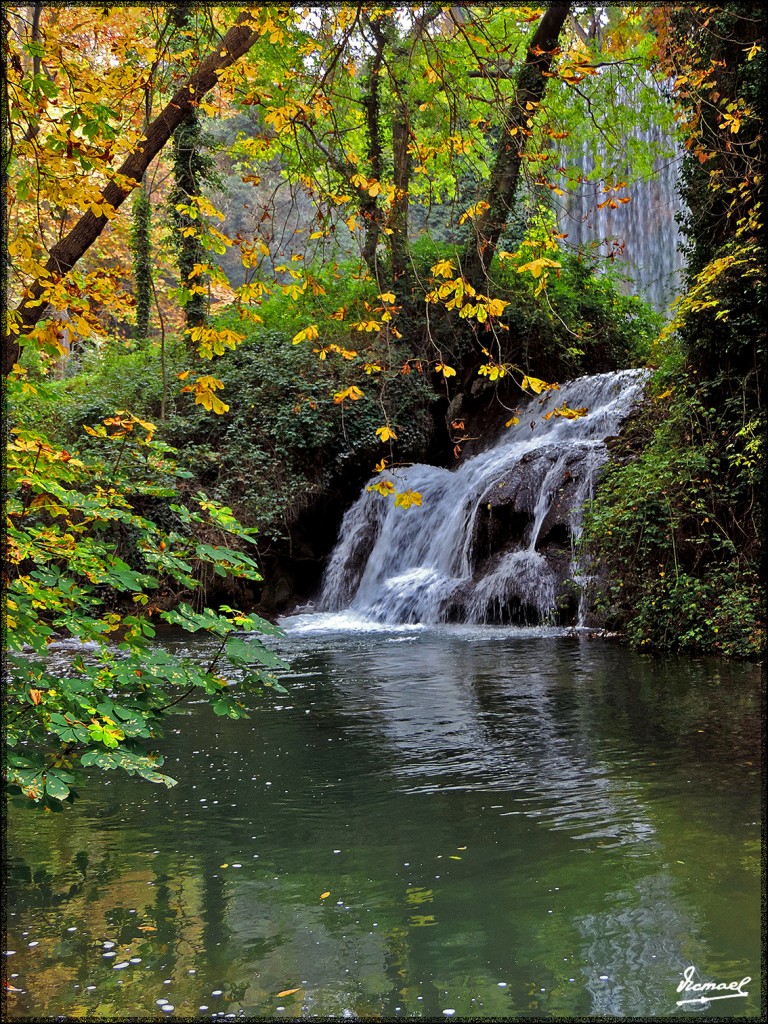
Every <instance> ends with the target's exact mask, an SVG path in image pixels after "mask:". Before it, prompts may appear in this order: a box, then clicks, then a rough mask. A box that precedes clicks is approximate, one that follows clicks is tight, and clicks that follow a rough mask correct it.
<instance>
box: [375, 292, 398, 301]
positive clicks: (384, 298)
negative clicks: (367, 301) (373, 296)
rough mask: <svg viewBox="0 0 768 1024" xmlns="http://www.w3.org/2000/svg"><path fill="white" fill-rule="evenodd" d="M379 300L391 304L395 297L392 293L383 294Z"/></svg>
mask: <svg viewBox="0 0 768 1024" xmlns="http://www.w3.org/2000/svg"><path fill="white" fill-rule="evenodd" d="M379 298H380V299H381V301H382V302H390V303H391V302H394V301H395V296H394V293H393V292H384V293H383V294H382V295H380V296H379Z"/></svg>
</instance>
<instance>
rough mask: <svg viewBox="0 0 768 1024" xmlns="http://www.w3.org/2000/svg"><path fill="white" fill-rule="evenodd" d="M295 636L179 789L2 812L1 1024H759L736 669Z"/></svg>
mask: <svg viewBox="0 0 768 1024" xmlns="http://www.w3.org/2000/svg"><path fill="white" fill-rule="evenodd" d="M286 625H287V627H288V633H287V635H286V637H285V638H284V639H283V640H282V641H280V646H281V649H282V650H283V651H284V653H285V654H286V655H287V656H288V657H289V658H290V661H291V668H290V669H289V670H288V671H286V672H285V673H284V677H283V680H282V681H283V683H284V685H285V686H286V687H287V688H288V690H289V694H288V695H287V696H285V695H280V696H278V695H273V696H271V697H269V698H265V699H264V700H262V701H261V702H259V703H254V706H253V712H252V717H251V718H250V719H249V720H246V721H239V722H232V721H229V720H222V719H216V718H214V716H212V715H211V714H210V713H208V712H207V711H206V710H205V709H204V708H203V707H201V706H199V705H196V704H190V705H187V706H185V707H180V710H179V713H178V715H176V716H174V718H173V719H172V720H171V722H170V726H169V729H168V732H167V735H166V737H165V740H164V749H165V751H166V753H167V755H168V757H167V761H166V769H167V770H169V772H170V773H171V774H172V775H175V776H176V777H177V778H178V780H179V783H178V785H177V786H176V787H175V788H174V789H171V790H166V789H165V788H161V787H157V786H152V785H150V784H148V783H143V782H138V781H135V780H131V779H128V778H124V777H121V776H119V775H116V774H111V773H110V774H108V775H105V776H104V777H103V779H102V780H101V782H97V781H94V782H93V784H92V785H91V786H90V787H86V788H84V789H83V791H82V796H81V798H80V799H79V800H78V801H77V803H76V804H75V805H74V806H73V807H71V808H69V809H67V810H66V811H64V812H63V813H62V814H57V815H41V814H38V813H33V812H29V811H26V810H23V809H21V808H16V807H11V808H10V811H9V816H8V832H7V848H6V867H7V886H6V924H7V938H6V946H5V950H6V965H5V966H6V978H7V980H8V982H9V983H10V985H11V986H12V987H13V989H18V990H19V991H7V992H6V997H7V1005H6V1013H7V1015H8V1016H9V1017H10V1018H12V1019H16V1018H24V1017H33V1018H34V1017H41V1016H48V1015H55V1014H66V1015H68V1016H71V1017H85V1016H86V1015H89V1016H90V1015H93V1016H101V1017H105V1018H107V1019H118V1020H119V1019H133V1018H148V1019H160V1018H164V1017H165V1018H169V1017H170V1018H173V1017H184V1018H188V1017H200V1018H210V1017H216V1018H217V1019H227V1018H229V1019H232V1018H233V1017H235V1016H245V1017H251V1018H254V1017H255V1018H259V1017H269V1018H273V1017H338V1018H355V1017H359V1018H369V1019H384V1020H393V1019H396V1018H398V1017H424V1018H429V1017H432V1018H438V1019H449V1018H454V1019H462V1018H472V1019H476V1018H492V1017H497V1018H507V1019H509V1018H532V1019H541V1018H558V1017H560V1018H568V1017H585V1016H603V1015H613V1016H619V1017H622V1016H624V1017H633V1016H634V1017H636V1016H640V1017H642V1016H650V1017H656V1016H687V1015H689V1014H691V1013H698V1014H699V1015H700V1016H708V1017H715V1016H717V1017H727V1016H739V1015H740V1016H753V1017H758V1016H760V1014H761V1005H760V988H761V982H762V979H761V977H760V963H761V948H762V942H761V915H760V889H761V886H760V881H761V859H760V820H761V783H760V779H761V775H760V771H761V768H760V764H759V756H760V747H761V722H760V708H761V687H760V676H759V672H758V671H757V670H756V669H755V668H753V667H750V666H745V665H739V664H728V663H722V662H716V661H711V660H705V659H701V660H691V659H678V658H665V659H661V660H659V659H653V658H651V657H649V656H645V655H642V654H637V653H632V652H630V651H627V650H626V649H625V648H623V647H621V646H618V645H616V644H613V643H611V642H608V641H605V640H595V639H588V638H587V637H584V636H581V637H580V636H573V635H567V634H564V633H562V632H557V631H552V630H543V629H530V630H525V629H511V628H510V629H502V628H495V629H494V628H486V627H478V626H473V627H438V628H429V629H427V628H419V627H413V626H405V627H398V628H396V629H386V628H380V627H379V628H377V629H372V628H370V629H369V628H365V627H366V624H365V623H350V622H348V621H343V620H339V619H338V618H336V619H335V620H334V619H333V618H332V617H330V618H329V617H311V616H301V617H298V618H295V619H292V620H288V622H287V623H286ZM350 626H354V627H355V628H350ZM205 649H206V648H205V644H204V643H203V642H201V643H200V645H199V653H200V656H201V657H204V656H205ZM686 971H688V973H687V975H686V974H685V972H686ZM686 977H687V978H688V980H689V982H690V984H689V989H688V990H687V991H678V988H679V986H680V985H681V983H683V982H684V981H685V979H686ZM744 978H748V979H749V980H748V981H747V982H745V983H744V984H743V985H742V987H741V989H730V990H729V989H721V990H715V991H714V992H711V993H710V995H720V996H722V995H728V998H721V999H718V1000H717V1001H715V1000H714V999H713V1000H711V1001H710V1002H708V1003H706V1004H701V1003H683V1004H682V1005H678V1003H679V1002H680V1001H682V1000H685V999H691V998H698V997H699V991H698V990H695V989H692V988H691V987H690V985H693V984H702V983H705V982H710V983H716V984H724V983H725V984H731V983H735V982H741V981H742V979H744ZM741 992H745V993H748V994H747V995H741V994H740V993H741Z"/></svg>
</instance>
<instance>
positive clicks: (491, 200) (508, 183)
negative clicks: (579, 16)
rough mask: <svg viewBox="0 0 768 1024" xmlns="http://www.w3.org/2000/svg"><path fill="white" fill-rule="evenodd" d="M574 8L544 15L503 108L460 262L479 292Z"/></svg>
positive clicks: (556, 7) (561, 6)
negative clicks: (481, 202) (481, 206)
mask: <svg viewBox="0 0 768 1024" xmlns="http://www.w3.org/2000/svg"><path fill="white" fill-rule="evenodd" d="M570 6H571V4H570V3H554V4H551V5H550V6H549V7H548V8H547V9H546V11H545V12H544V14H543V15H542V18H541V21H540V22H539V25H538V28H537V29H536V31H535V33H534V35H533V38H532V39H531V41H530V43H529V44H528V50H527V53H526V56H525V61H524V63H523V66H522V67H521V68H520V73H519V75H518V76H517V86H516V89H515V95H514V97H513V98H512V101H511V103H510V104H509V106H508V107H507V109H506V111H505V116H504V118H503V121H504V128H503V134H502V137H501V140H500V142H499V145H498V148H497V150H496V158H495V160H494V165H493V170H492V171H491V179H490V183H489V187H488V194H487V196H486V200H485V201H486V202H487V204H488V209H487V210H484V211H483V213H482V214H480V216H478V217H477V219H476V220H475V237H474V238H472V239H470V241H469V242H468V244H467V247H466V249H465V251H464V254H463V257H462V260H461V264H462V273H463V276H464V278H465V279H466V280H467V281H469V282H470V284H472V285H473V286H474V287H475V288H476V289H477V290H478V291H486V287H487V278H488V268H489V267H490V265H491V260H492V259H493V254H494V252H495V251H496V246H497V244H498V241H499V238H500V236H501V233H502V231H503V230H504V228H505V227H506V224H507V220H508V219H509V215H510V213H511V211H512V206H513V203H514V200H515V193H516V192H517V186H518V183H519V181H520V167H521V164H522V160H523V153H524V151H525V145H526V140H527V137H528V134H529V129H528V121H529V120H530V119H531V118H532V117H533V115H534V114H535V112H536V107H538V105H539V104H540V103H541V100H542V98H543V96H544V90H545V88H546V84H547V74H548V73H549V70H550V68H551V67H552V61H553V59H554V56H555V50H556V48H557V40H558V37H559V35H560V31H561V29H562V27H563V24H564V22H565V20H566V18H567V17H568V11H569V8H570Z"/></svg>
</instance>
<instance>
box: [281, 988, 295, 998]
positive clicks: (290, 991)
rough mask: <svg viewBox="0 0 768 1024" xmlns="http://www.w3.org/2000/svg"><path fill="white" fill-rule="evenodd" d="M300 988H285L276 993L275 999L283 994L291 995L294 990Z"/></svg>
mask: <svg viewBox="0 0 768 1024" xmlns="http://www.w3.org/2000/svg"><path fill="white" fill-rule="evenodd" d="M300 991H301V989H300V988H286V989H283V991H282V992H278V993H277V997H276V998H277V999H282V998H283V996H292V995H293V993H294V992H300Z"/></svg>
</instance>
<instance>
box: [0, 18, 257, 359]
mask: <svg viewBox="0 0 768 1024" xmlns="http://www.w3.org/2000/svg"><path fill="white" fill-rule="evenodd" d="M252 17H253V16H252V15H251V14H250V13H249V12H247V11H242V12H241V13H240V14H239V15H238V18H237V20H236V22H235V24H234V25H233V27H232V28H231V29H230V30H229V32H227V34H226V35H225V36H224V38H223V39H222V40H221V42H220V43H219V44H218V45H217V46H216V48H215V49H214V50H213V51H212V52H211V53H210V54H209V55H208V56H207V57H206V58H205V60H204V61H203V62H202V63H201V64H200V66H199V68H198V69H197V71H195V72H194V74H192V75H190V77H189V79H188V80H187V81H186V82H185V83H184V85H182V86H181V88H179V89H177V91H176V92H175V93H174V96H173V99H172V100H171V101H170V102H169V103H168V104H167V105H166V107H165V109H164V110H162V111H161V112H160V114H159V115H158V116H157V117H156V118H155V120H154V121H153V122H152V124H150V126H149V127H148V129H147V132H146V139H145V141H144V143H143V145H142V146H140V148H139V149H137V150H136V151H135V152H134V153H131V155H130V156H129V157H128V158H127V159H126V160H125V161H124V163H123V165H122V167H120V169H119V171H118V178H120V179H126V178H128V179H131V181H132V184H127V183H126V182H125V181H123V184H122V185H118V184H116V183H115V182H114V181H113V182H110V183H109V185H107V187H106V188H105V189H104V190H103V192H102V194H101V200H100V202H101V203H108V204H109V205H110V206H112V207H113V208H114V209H117V208H118V207H119V206H121V205H122V203H123V202H124V201H125V199H126V198H127V197H128V196H129V195H130V194H131V192H132V191H133V189H135V188H136V187H137V186H138V185H139V183H140V182H141V179H142V177H143V175H144V172H145V171H146V169H147V168H148V167H149V165H150V163H151V162H152V161H153V160H154V158H155V157H156V156H157V154H158V153H159V152H160V150H161V149H162V148H163V146H165V144H166V143H167V142H168V140H169V138H170V137H171V135H172V134H173V132H174V131H175V130H176V128H178V126H179V125H180V124H181V122H182V121H183V120H184V118H185V117H186V116H187V114H188V113H189V111H190V110H193V109H194V107H195V105H196V104H197V103H198V101H199V100H200V99H201V98H202V97H203V96H205V94H206V93H207V92H210V90H211V89H212V88H213V87H214V86H215V85H216V82H217V81H218V75H217V72H219V71H222V70H224V69H225V68H228V67H230V65H232V64H234V63H235V62H236V61H238V60H239V59H240V58H241V57H242V56H243V55H244V54H245V53H247V52H248V50H250V49H251V47H252V46H253V44H254V43H255V42H256V40H257V39H258V38H259V35H260V33H259V32H258V31H256V30H254V29H253V27H252ZM106 225H107V218H106V217H105V216H103V215H102V216H98V217H97V216H96V215H95V214H93V213H92V212H91V211H90V210H89V211H88V212H87V213H85V214H83V216H82V217H81V218H80V220H79V221H78V222H77V224H75V226H74V227H73V228H72V230H71V231H70V232H69V234H68V235H67V236H66V237H65V238H63V239H62V240H61V241H60V242H58V243H57V244H56V245H55V246H54V247H53V249H51V254H50V257H49V258H48V262H47V263H46V265H45V271H46V273H45V275H44V277H43V278H38V279H37V280H36V281H35V282H34V283H33V284H32V285H31V286H30V287H29V288H28V289H27V290H26V294H25V297H24V299H23V300H22V301H21V303H20V304H19V306H18V309H17V311H18V312H19V313H20V314H21V324H20V325H19V326H20V333H21V334H22V335H23V334H27V333H28V332H29V331H31V330H32V328H33V327H34V326H35V325H36V324H37V323H38V321H39V320H41V319H42V317H43V315H44V313H45V309H46V304H45V300H44V299H43V301H42V302H41V303H40V304H39V305H30V303H36V302H40V300H41V299H42V298H43V296H44V294H45V292H46V290H47V288H48V286H49V284H50V283H51V282H52V281H55V280H56V279H59V278H62V277H65V276H66V275H67V274H68V273H69V272H70V270H71V269H72V268H73V267H74V266H75V264H76V263H77V262H78V260H79V259H80V258H81V257H82V256H83V255H84V254H85V253H86V252H87V251H88V249H89V248H90V247H91V246H92V245H93V243H94V242H95V241H96V239H97V238H98V237H99V235H100V234H101V232H102V231H103V230H104V228H105V227H106ZM20 352H21V343H20V341H19V337H18V335H16V334H11V333H7V334H6V336H5V345H4V352H3V373H4V374H5V375H7V374H8V373H10V372H11V370H12V369H13V365H14V363H17V362H18V360H19V355H20Z"/></svg>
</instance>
